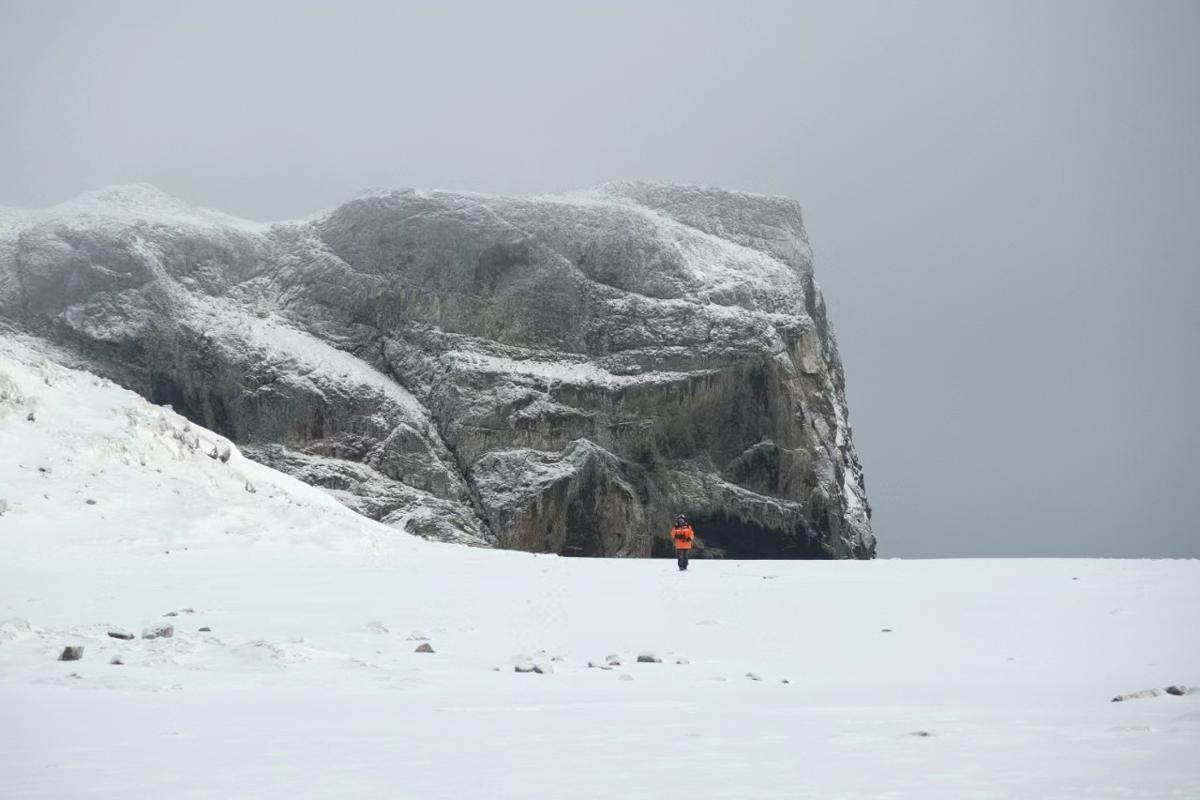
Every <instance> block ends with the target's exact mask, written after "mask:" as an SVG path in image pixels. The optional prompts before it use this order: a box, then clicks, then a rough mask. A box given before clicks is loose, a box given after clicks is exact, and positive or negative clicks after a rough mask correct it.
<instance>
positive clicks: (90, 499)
mask: <svg viewBox="0 0 1200 800" xmlns="http://www.w3.org/2000/svg"><path fill="white" fill-rule="evenodd" d="M83 502H85V503H87V504H88V505H89V506H94V505H96V501H95V500H93V499H92V498H90V497H89V498H88V499H87V500H84V501H83Z"/></svg>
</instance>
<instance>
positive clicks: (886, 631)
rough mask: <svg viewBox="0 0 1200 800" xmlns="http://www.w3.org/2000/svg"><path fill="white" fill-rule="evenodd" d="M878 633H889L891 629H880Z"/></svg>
mask: <svg viewBox="0 0 1200 800" xmlns="http://www.w3.org/2000/svg"><path fill="white" fill-rule="evenodd" d="M879 631H880V633H891V632H892V629H891V628H880V629H879Z"/></svg>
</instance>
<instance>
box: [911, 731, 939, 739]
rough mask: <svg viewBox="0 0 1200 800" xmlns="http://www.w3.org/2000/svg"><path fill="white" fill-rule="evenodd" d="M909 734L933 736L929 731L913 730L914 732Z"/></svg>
mask: <svg viewBox="0 0 1200 800" xmlns="http://www.w3.org/2000/svg"><path fill="white" fill-rule="evenodd" d="M909 736H920V737H922V738H924V737H927V736H933V734H932V733H930V732H929V731H913V732H912V733H910V734H909Z"/></svg>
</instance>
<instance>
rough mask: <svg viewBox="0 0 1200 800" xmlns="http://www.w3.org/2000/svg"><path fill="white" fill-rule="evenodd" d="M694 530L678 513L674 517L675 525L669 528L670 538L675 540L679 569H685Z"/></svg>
mask: <svg viewBox="0 0 1200 800" xmlns="http://www.w3.org/2000/svg"><path fill="white" fill-rule="evenodd" d="M695 538H696V532H695V531H693V530H692V526H691V525H689V524H688V521H687V517H685V516H684V515H683V514H680V515H679V516H678V517H676V518H675V527H674V528H672V529H671V539H672V540H673V541H674V542H675V555H676V557H677V558H678V559H679V571H680V572H683V571H684V570H686V569H687V562H688V552H689V551H690V550H691V549H692V539H695Z"/></svg>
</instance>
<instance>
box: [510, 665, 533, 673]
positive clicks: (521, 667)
mask: <svg viewBox="0 0 1200 800" xmlns="http://www.w3.org/2000/svg"><path fill="white" fill-rule="evenodd" d="M539 671H540V670H538V668H537V665H536V664H517V665H516V666H515V667H513V672H539Z"/></svg>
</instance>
